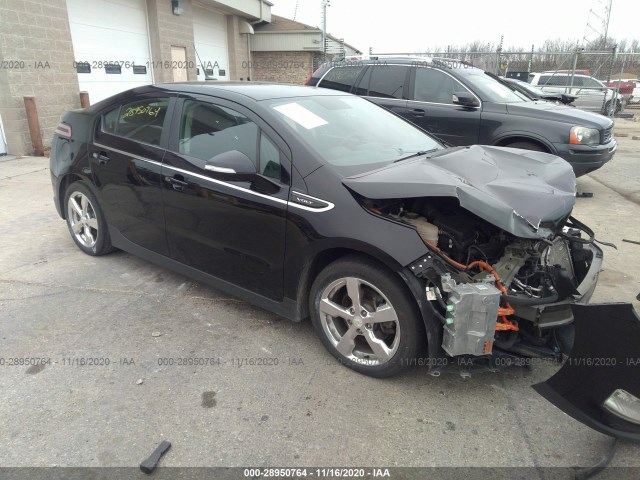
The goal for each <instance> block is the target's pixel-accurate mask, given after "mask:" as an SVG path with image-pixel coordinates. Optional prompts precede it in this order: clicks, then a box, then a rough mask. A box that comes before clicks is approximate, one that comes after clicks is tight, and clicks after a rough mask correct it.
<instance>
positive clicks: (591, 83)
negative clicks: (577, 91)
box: [576, 77, 603, 89]
mask: <svg viewBox="0 0 640 480" xmlns="http://www.w3.org/2000/svg"><path fill="white" fill-rule="evenodd" d="M576 78H578V77H576ZM580 79H581V80H582V86H583V87H589V88H600V89H602V87H603V85H602V84H601V83H600V82H599V81H597V80H596V79H595V78H589V77H580Z"/></svg>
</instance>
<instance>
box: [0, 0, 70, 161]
mask: <svg viewBox="0 0 640 480" xmlns="http://www.w3.org/2000/svg"><path fill="white" fill-rule="evenodd" d="M0 60H4V61H5V62H11V61H14V62H18V63H17V66H16V64H15V63H14V67H15V68H3V69H0V115H2V122H3V124H4V132H5V136H6V137H7V144H8V153H10V154H13V155H24V154H30V153H32V151H33V147H32V144H31V137H30V135H29V128H28V126H27V117H26V113H25V109H24V100H23V97H25V96H34V97H35V99H36V106H37V109H38V114H39V117H40V128H41V130H42V138H43V142H44V145H45V147H46V146H48V145H50V144H51V137H52V135H53V130H54V129H55V127H56V125H57V124H58V122H59V120H60V116H61V115H62V113H64V112H65V111H66V110H69V109H72V108H79V107H80V98H79V96H78V92H79V87H78V77H77V74H76V70H75V68H74V66H73V62H74V56H73V46H72V43H71V32H70V30H69V20H68V17H67V7H66V3H65V0H38V1H35V2H33V1H31V2H29V1H25V0H0ZM22 62H24V63H22ZM5 66H7V65H6V64H5Z"/></svg>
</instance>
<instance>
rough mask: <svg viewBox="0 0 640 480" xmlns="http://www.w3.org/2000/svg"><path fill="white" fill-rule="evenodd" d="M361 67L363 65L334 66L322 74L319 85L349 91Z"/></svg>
mask: <svg viewBox="0 0 640 480" xmlns="http://www.w3.org/2000/svg"><path fill="white" fill-rule="evenodd" d="M363 68H364V67H334V68H332V69H331V70H329V72H328V73H327V74H326V75H325V76H324V78H323V79H322V81H321V82H320V85H319V86H320V87H324V88H331V89H333V90H339V91H341V92H349V91H351V87H353V84H354V83H355V82H356V79H357V78H358V75H360V72H361V71H362V69H363Z"/></svg>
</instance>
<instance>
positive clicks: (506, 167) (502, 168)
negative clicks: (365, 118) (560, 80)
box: [342, 145, 576, 238]
mask: <svg viewBox="0 0 640 480" xmlns="http://www.w3.org/2000/svg"><path fill="white" fill-rule="evenodd" d="M342 183H343V184H344V185H345V186H346V187H348V188H350V189H351V190H353V191H354V192H356V193H358V194H359V195H362V196H364V197H366V198H371V199H388V198H418V197H456V198H458V200H459V201H460V206H461V207H462V208H464V209H466V210H468V211H470V212H472V213H474V214H476V215H477V216H479V217H481V218H483V219H484V220H486V221H488V222H490V223H492V224H493V225H495V226H497V227H499V228H501V229H503V230H505V231H507V232H510V233H512V234H513V235H516V236H518V237H523V238H541V237H542V238H547V237H549V236H550V235H551V234H552V232H551V231H549V230H548V229H545V228H539V226H540V224H541V223H544V222H553V223H556V222H558V221H559V220H561V219H563V218H565V217H567V216H568V215H569V214H570V213H571V210H572V209H573V206H574V204H575V191H576V179H575V176H574V173H573V169H572V167H571V165H569V164H568V163H567V162H565V161H564V160H563V159H561V158H560V157H556V156H554V155H550V154H547V153H542V152H534V151H528V150H517V149H513V148H502V147H489V146H480V145H474V146H471V147H458V148H450V149H447V150H444V151H440V152H437V153H436V154H433V155H432V157H429V158H424V157H418V158H416V159H415V160H405V161H402V162H399V163H394V164H392V165H389V166H386V167H384V168H381V169H378V170H374V171H372V172H368V173H364V174H359V175H354V176H352V177H347V178H344V179H343V181H342Z"/></svg>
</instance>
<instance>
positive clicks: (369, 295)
mask: <svg viewBox="0 0 640 480" xmlns="http://www.w3.org/2000/svg"><path fill="white" fill-rule="evenodd" d="M310 303H311V305H310V309H311V320H312V323H313V326H314V328H315V330H316V333H317V334H318V336H319V337H320V339H321V340H322V343H323V344H324V346H325V347H326V348H327V349H328V350H329V351H330V352H331V353H332V354H333V355H334V356H335V357H336V358H337V359H338V360H339V361H340V362H341V363H342V364H344V365H346V366H347V367H349V368H352V369H353V370H356V371H358V372H360V373H363V374H365V375H369V376H372V377H379V378H382V377H389V376H392V375H395V374H397V373H399V372H400V371H401V370H403V369H404V368H406V367H407V366H409V365H410V364H411V361H412V360H413V359H414V358H415V357H416V355H417V354H418V352H419V351H420V349H421V348H422V346H423V345H424V344H425V340H424V338H425V335H424V327H423V325H422V320H421V316H420V313H419V311H418V309H417V306H416V305H415V301H413V300H412V298H411V296H410V294H409V293H408V289H407V288H406V287H405V286H404V284H403V283H402V282H401V281H400V278H399V277H397V276H396V275H395V274H394V273H393V272H391V271H388V270H387V269H386V268H385V267H384V266H382V265H380V264H378V263H377V262H374V261H372V260H369V259H367V258H364V257H359V256H350V257H346V258H345V259H341V260H338V261H336V262H334V263H332V264H331V265H329V266H328V267H326V268H325V269H324V270H323V271H322V272H321V273H320V274H319V275H318V277H317V278H316V280H315V281H314V283H313V286H312V287H311V296H310Z"/></svg>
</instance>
